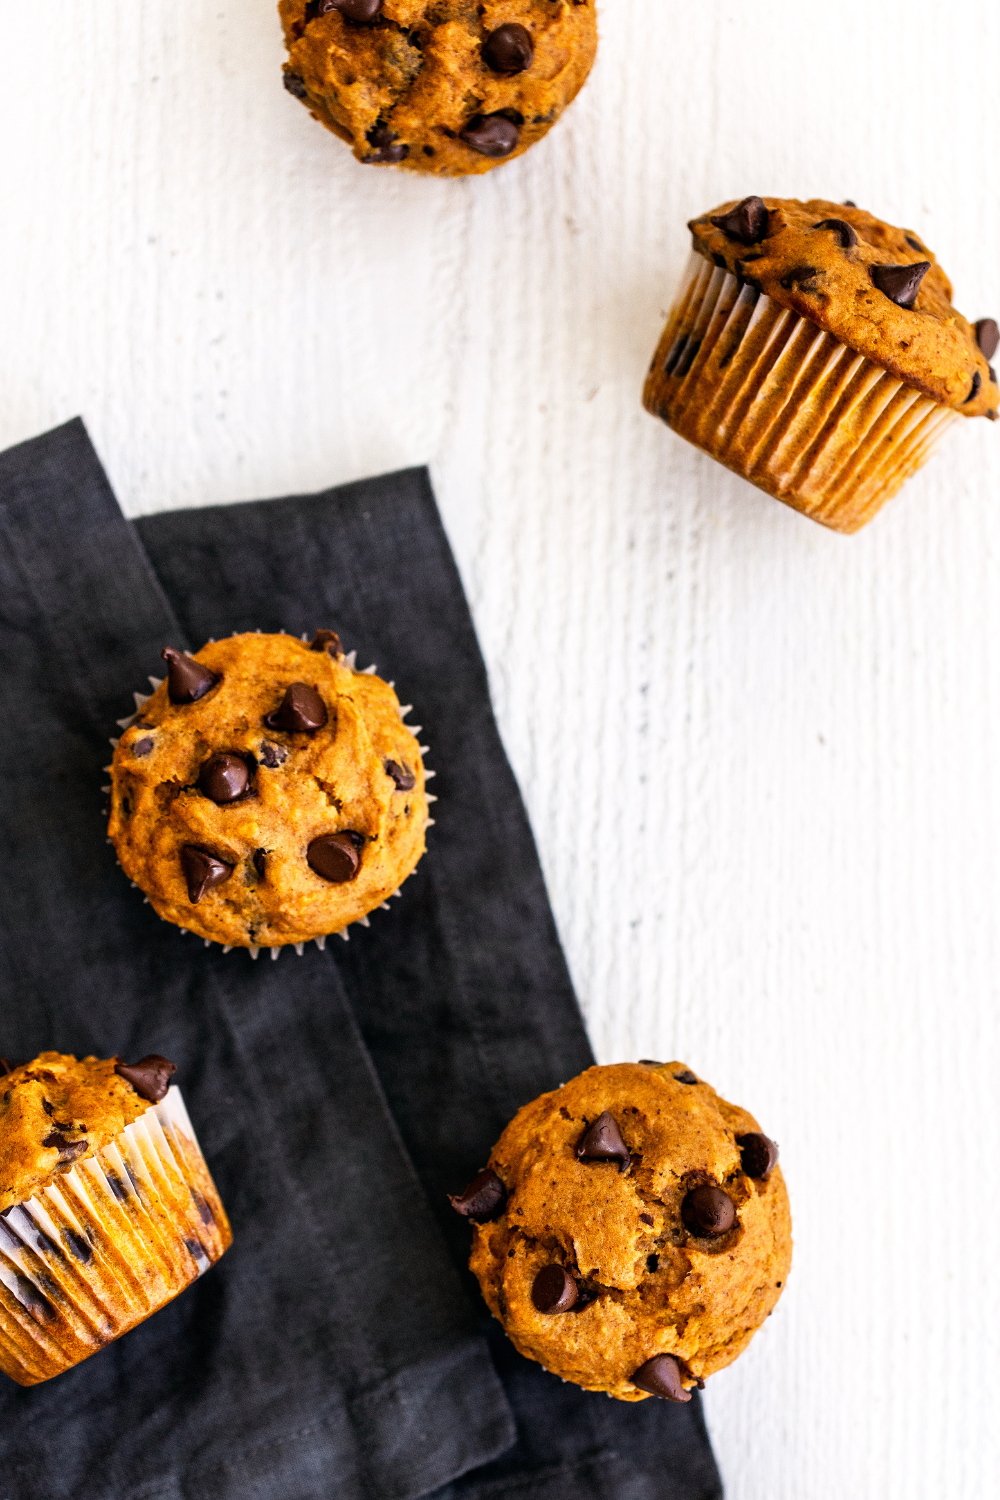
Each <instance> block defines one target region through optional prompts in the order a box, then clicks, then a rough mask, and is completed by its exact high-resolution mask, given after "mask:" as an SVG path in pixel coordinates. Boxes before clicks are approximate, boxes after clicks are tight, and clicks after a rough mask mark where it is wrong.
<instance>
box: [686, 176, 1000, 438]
mask: <svg viewBox="0 0 1000 1500" xmlns="http://www.w3.org/2000/svg"><path fill="white" fill-rule="evenodd" d="M688 227H689V228H690V230H691V234H692V238H693V243H694V248H695V250H697V251H698V252H699V254H701V255H704V256H705V257H706V259H708V260H714V261H715V263H716V265H718V266H725V268H726V269H727V270H729V271H731V272H732V273H733V274H734V275H736V276H739V277H740V278H741V279H742V280H743V281H746V282H748V283H749V284H750V285H751V286H755V287H757V288H758V290H760V291H762V292H764V293H766V294H767V296H768V297H771V298H773V299H774V301H775V302H777V303H779V304H780V306H782V307H787V308H790V309H791V310H792V311H793V312H796V313H798V314H799V315H800V316H801V317H804V318H808V319H810V321H811V322H813V323H815V324H816V325H817V326H818V327H819V328H822V329H823V330H824V331H825V332H827V333H830V334H832V335H833V337H834V338H836V339H838V340H839V341H840V342H841V343H842V344H846V345H847V346H848V348H850V349H853V350H855V352H856V353H858V354H862V355H864V356H865V358H866V359H870V360H872V361H873V362H874V363H875V364H877V365H880V366H881V367H882V369H884V370H888V371H889V373H890V374H892V375H895V376H896V377H897V379H899V380H902V381H905V382H906V384H907V385H911V386H913V387H915V388H916V389H917V390H918V391H922V392H923V394H924V395H925V396H929V397H930V398H931V399H932V400H933V401H939V402H940V403H941V404H942V405H943V406H951V407H954V408H955V410H956V411H959V412H961V413H962V414H963V416H967V417H989V418H990V419H991V420H994V419H995V418H996V415H997V407H998V404H1000V387H998V385H997V379H996V375H995V374H994V372H993V370H992V369H991V368H990V366H989V360H990V358H992V355H993V352H994V350H995V348H996V325H995V323H993V321H992V319H983V320H981V322H980V323H979V324H977V325H976V327H973V325H972V324H971V323H969V322H968V320H967V319H965V318H963V317H962V314H961V313H959V312H956V310H955V308H954V307H952V305H951V282H950V281H949V280H948V278H947V276H946V275H945V273H944V271H943V270H942V269H941V267H940V266H939V265H938V263H937V261H936V259H935V258H934V254H933V252H932V251H930V250H928V249H927V247H926V245H924V243H923V241H922V240H921V239H920V237H919V236H918V235H916V234H914V233H913V231H912V230H909V229H896V228H894V226H893V225H891V224H886V223H884V222H883V221H882V220H881V219H876V218H875V216H874V214H870V213H866V211H865V210H864V209H862V208H856V207H855V206H854V205H853V204H851V203H831V202H828V201H827V200H826V199H824V198H812V199H810V200H809V202H808V203H799V202H798V201H796V200H795V199H793V198H763V199H762V198H744V199H742V200H741V201H740V202H739V203H735V202H732V203H723V204H722V205H721V206H720V207H719V208H715V209H712V211H711V212H710V213H707V214H702V216H701V217H700V218H698V219H692V220H691V223H690V224H689V226H688ZM980 345H982V347H980Z"/></svg>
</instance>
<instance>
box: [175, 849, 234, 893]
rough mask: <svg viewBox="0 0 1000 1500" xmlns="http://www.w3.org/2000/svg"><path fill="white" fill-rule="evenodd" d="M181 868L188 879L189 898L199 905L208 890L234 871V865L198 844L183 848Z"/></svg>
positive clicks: (219, 883) (226, 878) (223, 880)
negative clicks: (200, 847)
mask: <svg viewBox="0 0 1000 1500" xmlns="http://www.w3.org/2000/svg"><path fill="white" fill-rule="evenodd" d="M181 869H182V870H183V871H184V879H185V880H186V881H187V888H188V900H189V901H190V902H191V904H192V906H197V904H198V902H199V901H200V900H201V898H202V896H204V894H205V892H206V891H210V890H211V889H212V887H213V886H216V885H222V884H223V883H224V882H225V881H227V880H228V879H229V877H230V875H231V874H232V873H233V866H232V865H230V864H227V863H226V861H225V860H224V859H219V858H218V857H217V856H216V855H214V854H212V853H211V852H210V851H209V850H208V849H199V847H198V846H197V844H185V845H184V846H183V848H182V849H181Z"/></svg>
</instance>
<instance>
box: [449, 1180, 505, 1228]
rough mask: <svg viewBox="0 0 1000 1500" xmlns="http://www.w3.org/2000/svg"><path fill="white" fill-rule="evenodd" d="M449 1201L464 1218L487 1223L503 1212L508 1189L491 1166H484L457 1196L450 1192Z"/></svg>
mask: <svg viewBox="0 0 1000 1500" xmlns="http://www.w3.org/2000/svg"><path fill="white" fill-rule="evenodd" d="M448 1202H449V1203H450V1204H451V1206H452V1208H453V1209H454V1210H455V1212H456V1213H457V1214H461V1215H462V1218H463V1219H472V1220H474V1222H475V1223H477V1224H486V1223H487V1222H488V1221H489V1220H490V1219H496V1218H498V1217H499V1215H500V1214H501V1213H502V1212H503V1207H504V1204H505V1203H506V1202H507V1189H506V1188H505V1187H504V1185H503V1183H502V1182H501V1181H500V1178H499V1177H498V1176H497V1174H496V1173H495V1172H494V1171H493V1170H492V1168H490V1167H484V1168H483V1170H482V1171H481V1172H480V1173H479V1174H478V1176H476V1177H473V1179H472V1181H471V1182H470V1183H469V1186H468V1187H467V1188H466V1189H465V1191H464V1192H463V1193H459V1194H458V1195H457V1197H452V1195H451V1193H449V1194H448Z"/></svg>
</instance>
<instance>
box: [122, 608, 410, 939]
mask: <svg viewBox="0 0 1000 1500" xmlns="http://www.w3.org/2000/svg"><path fill="white" fill-rule="evenodd" d="M274 633H275V634H276V635H289V634H290V633H291V632H289V631H287V630H277V631H275V632H274ZM250 634H256V635H263V634H264V631H262V630H257V631H254V632H252V631H246V630H234V631H233V635H232V636H224V637H222V639H224V640H232V639H233V636H237V635H250ZM300 640H303V641H305V642H307V643H308V641H309V633H308V631H303V632H302V635H301V636H300ZM215 641H216V637H215V636H214V635H213V636H210V637H209V639H208V640H207V641H206V642H205V645H206V646H213V645H214V644H215ZM184 655H185V656H192V655H193V653H192V652H191V651H185V652H184ZM357 655H358V653H357V651H356V650H354V651H347V652H345V654H344V661H345V662H346V664H347V666H349V667H350V669H351V671H352V672H353V673H354V675H355V677H374V675H375V673H376V672H377V670H378V668H377V667H376V665H375V663H374V662H372V664H371V666H370V667H357V666H355V661H356V659H357ZM149 681H150V683H151V684H152V687H153V693H155V692H156V690H157V688H158V687H161V686H162V685H163V683H164V682H165V681H166V678H165V677H154V676H153V675H152V673H150V677H149ZM388 685H389V687H391V688H392V689H393V691H395V687H396V684H395V682H390V683H389V684H388ZM153 693H139V692H136V690H135V689H134V688H133V690H132V697H133V698H134V699H135V709H134V711H133V712H132V713H130V714H126V716H125V717H124V718H123V719H116V720H115V723H116V724H117V725H118V727H119V729H123V730H124V729H130V728H131V727H132V725H133V724H134V723H135V722H136V720H137V719H138V717H139V715H140V714H141V713H142V710H143V708H144V707H145V705H146V704H147V703H148V702H149V700H150V698H152V696H153ZM397 702H398V699H397ZM412 712H413V704H412V703H407V704H406V705H405V706H404V705H403V704H399V717H400V719H401V720H405V719H406V715H407V714H411V713H412ZM403 727H404V728H405V729H408V730H409V731H410V733H411V734H412V735H413V737H414V739H416V737H417V735H418V734H420V732H421V730H422V729H423V725H422V724H405V723H404V725H403ZM108 744H109V745H110V746H111V748H112V749H113V750H117V748H118V738H114V737H112V738H111V739H109V740H108ZM417 748H418V750H419V751H420V755H421V759H422V761H423V756H425V755H428V754H429V753H430V748H431V747H430V745H421V744H419V743H418V745H417ZM423 767H424V782H425V783H426V782H428V781H431V780H432V779H433V778H434V777H435V776H436V775H437V772H436V771H431V770H429V769H428V767H427V764H426V762H423ZM101 769H102V770H103V771H105V772H107V771H110V770H111V766H110V765H108V766H102V767H101ZM110 792H111V783H110V782H108V784H107V786H102V787H101V795H102V796H103V797H106V796H108V795H109V794H110ZM424 800H425V801H426V802H428V803H430V802H436V801H437V800H438V799H437V797H436V796H435V795H434V793H433V792H428V791H427V790H426V787H425V790H424ZM101 816H102V817H106V816H107V814H106V813H102V814H101ZM435 821H436V820H435V819H434V818H428V819H427V822H426V823H425V824H424V828H425V829H427V828H433V826H434V823H435ZM106 842H107V843H109V844H111V843H112V841H111V839H107V840H106ZM112 847H113V845H112ZM115 864H116V865H117V866H118V868H119V869H121V860H120V859H119V858H118V856H117V854H116V855H115ZM415 871H416V866H414V869H413V870H411V871H410V875H413V874H414V873H415ZM409 878H410V876H409V875H405V876H404V877H403V880H404V881H406V880H409ZM129 885H130V886H131V887H132V889H133V890H134V891H137V890H139V889H140V887H139V885H138V884H137V882H136V881H134V880H130V881H129ZM402 894H403V890H402V882H401V883H400V885H399V886H398V887H397V889H396V890H394V891H390V892H389V901H391V900H392V899H393V897H394V896H401V895H402ZM142 899H143V905H144V906H149V905H150V900H149V897H148V896H143V898H142ZM389 901H380V902H379V904H378V906H376V907H372V911H388V910H389ZM370 915H371V913H370V912H366V914H365V915H364V916H363V917H357V918H356V919H355V921H354V922H348V923H347V926H345V927H341V928H338V930H337V931H336V932H326V933H324V934H323V935H322V937H318V938H307V939H305V941H303V942H301V943H280V944H278V945H277V946H276V947H273V948H270V949H269V952H270V954H271V960H272V962H275V961H276V960H277V959H278V958H279V957H280V956H281V953H282V951H283V950H284V949H285V948H291V949H293V950H294V953H295V956H296V958H302V957H303V956H304V954H305V950H306V943H307V942H309V943H315V944H316V947H317V948H318V949H319V951H320V952H321V953H322V952H323V951H324V950H325V948H326V940H327V938H331V937H339V938H343V940H344V942H345V943H349V942H350V941H351V935H350V933H349V932H348V930H347V928H348V927H370V926H371V922H370V921H369V920H368V918H369V916H370ZM160 921H161V922H165V923H166V924H167V926H168V927H172V928H173V929H174V931H175V932H178V933H180V935H181V937H187V936H188V935H189V933H190V935H191V936H192V937H194V936H195V934H194V933H191V932H190V928H187V927H181V926H180V924H179V923H177V922H171V921H169V920H168V918H167V917H160ZM201 941H202V942H203V943H204V945H205V947H206V948H213V947H221V949H222V951H223V953H249V955H250V957H251V958H252V959H253V960H254V962H255V963H256V961H257V959H258V958H259V957H260V954H261V952H262V947H261V946H260V945H257V946H252V947H247V948H244V947H243V946H242V945H241V944H238V943H215V942H213V940H212V939H211V938H202V940H201Z"/></svg>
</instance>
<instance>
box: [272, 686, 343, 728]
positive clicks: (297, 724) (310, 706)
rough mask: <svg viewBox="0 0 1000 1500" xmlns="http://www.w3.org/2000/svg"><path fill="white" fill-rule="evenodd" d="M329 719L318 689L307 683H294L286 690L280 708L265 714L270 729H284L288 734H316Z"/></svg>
mask: <svg viewBox="0 0 1000 1500" xmlns="http://www.w3.org/2000/svg"><path fill="white" fill-rule="evenodd" d="M328 717H329V716H328V714H327V711H326V704H325V703H324V702H323V700H322V698H321V697H320V695H319V693H317V691H316V689H315V688H314V687H310V686H309V684H308V683H307V682H293V683H290V684H289V686H288V687H287V688H286V689H285V696H284V697H283V698H282V700H281V703H280V705H279V707H278V708H276V709H274V710H273V711H272V712H271V713H269V714H265V716H264V723H265V724H266V725H267V727H268V729H283V730H284V731H285V733H286V734H315V732H316V730H317V729H322V728H323V725H324V724H325V723H326V721H327V718H328Z"/></svg>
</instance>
